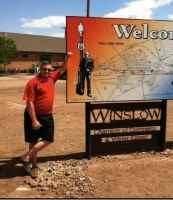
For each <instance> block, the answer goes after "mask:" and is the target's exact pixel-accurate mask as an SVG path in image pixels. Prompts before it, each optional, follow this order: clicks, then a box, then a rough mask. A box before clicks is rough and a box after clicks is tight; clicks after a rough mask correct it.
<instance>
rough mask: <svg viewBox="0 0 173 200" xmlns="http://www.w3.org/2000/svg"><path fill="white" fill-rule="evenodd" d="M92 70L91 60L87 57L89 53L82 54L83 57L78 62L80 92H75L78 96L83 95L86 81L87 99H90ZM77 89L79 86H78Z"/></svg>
mask: <svg viewBox="0 0 173 200" xmlns="http://www.w3.org/2000/svg"><path fill="white" fill-rule="evenodd" d="M93 70H94V63H93V59H92V58H91V57H90V56H89V53H88V52H86V53H84V57H83V58H82V60H81V62H80V74H81V77H80V79H81V80H80V88H81V92H77V93H78V94H80V95H83V94H84V90H85V79H86V81H87V95H88V97H92V95H91V72H92V71H93ZM78 87H79V86H78Z"/></svg>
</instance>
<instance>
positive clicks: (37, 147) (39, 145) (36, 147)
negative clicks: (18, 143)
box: [28, 140, 50, 167]
mask: <svg viewBox="0 0 173 200" xmlns="http://www.w3.org/2000/svg"><path fill="white" fill-rule="evenodd" d="M49 144H50V142H48V141H46V140H42V141H39V142H37V143H36V144H34V145H33V146H32V148H31V150H30V151H29V153H28V155H29V157H30V161H31V162H32V165H33V167H35V166H37V154H38V152H39V151H41V150H42V149H44V148H45V147H47V146H48V145H49Z"/></svg>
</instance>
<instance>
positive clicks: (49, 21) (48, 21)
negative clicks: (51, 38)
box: [20, 16, 66, 28]
mask: <svg viewBox="0 0 173 200" xmlns="http://www.w3.org/2000/svg"><path fill="white" fill-rule="evenodd" d="M20 20H21V22H22V25H21V26H22V27H23V28H53V27H59V28H63V27H65V23H66V18H65V16H48V17H43V18H40V19H26V18H21V19H20Z"/></svg>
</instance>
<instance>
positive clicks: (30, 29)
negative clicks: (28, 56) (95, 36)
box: [0, 0, 173, 37]
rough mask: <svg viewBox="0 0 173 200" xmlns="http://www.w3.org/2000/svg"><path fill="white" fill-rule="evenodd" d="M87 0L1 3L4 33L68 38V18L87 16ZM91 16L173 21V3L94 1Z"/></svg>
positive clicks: (1, 0)
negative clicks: (65, 28) (65, 35)
mask: <svg viewBox="0 0 173 200" xmlns="http://www.w3.org/2000/svg"><path fill="white" fill-rule="evenodd" d="M86 2H87V0H0V6H1V11H0V19H1V20H0V32H14V33H26V34H36V35H48V36H58V37H63V36H64V29H63V27H65V16H85V15H86ZM90 16H91V17H111V18H113V17H118V18H137V19H156V20H173V0H90Z"/></svg>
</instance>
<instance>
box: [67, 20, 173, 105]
mask: <svg viewBox="0 0 173 200" xmlns="http://www.w3.org/2000/svg"><path fill="white" fill-rule="evenodd" d="M66 37H67V52H72V55H71V56H70V58H69V60H68V74H67V101H68V102H99V101H122V100H125V101H126V100H157V99H173V22H171V21H154V20H132V19H108V18H92V17H89V18H87V17H67V29H66ZM86 52H88V53H89V56H90V57H91V58H92V60H93V65H94V67H93V69H92V70H91V71H90V72H89V73H87V72H86V71H85V67H86V66H85V65H81V60H82V59H83V57H84V56H85V53H86ZM77 87H79V88H77ZM80 87H81V90H82V91H80V90H79V91H80V92H78V90H77V89H80Z"/></svg>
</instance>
